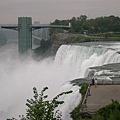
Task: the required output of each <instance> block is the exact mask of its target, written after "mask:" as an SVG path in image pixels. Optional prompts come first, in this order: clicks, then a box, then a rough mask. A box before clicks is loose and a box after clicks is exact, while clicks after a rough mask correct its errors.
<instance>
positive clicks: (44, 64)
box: [0, 44, 120, 120]
mask: <svg viewBox="0 0 120 120" xmlns="http://www.w3.org/2000/svg"><path fill="white" fill-rule="evenodd" d="M112 46H113V45H112ZM112 46H111V47H112ZM117 46H120V45H119V44H118V45H117ZM16 51H17V48H16V46H15V45H5V46H2V47H1V48H0V97H1V99H0V120H4V119H5V118H11V117H17V116H18V115H21V114H24V113H25V103H26V99H28V98H31V97H32V88H33V87H34V86H35V87H37V89H38V90H41V89H42V88H43V87H45V86H48V87H49V91H48V95H49V96H50V97H53V96H54V95H55V94H57V93H58V92H59V91H60V92H62V91H69V90H73V93H72V94H69V95H67V96H63V97H62V98H61V99H63V100H64V101H65V104H64V106H60V107H59V109H60V110H61V111H62V113H63V120H67V119H70V115H69V112H70V111H72V110H73V109H74V107H76V106H77V105H78V103H79V102H80V99H81V95H80V94H79V89H80V87H79V86H77V85H76V86H73V85H72V84H70V82H69V81H70V80H73V79H76V78H83V77H86V76H87V75H88V68H89V67H92V66H98V65H103V64H108V63H116V62H120V55H119V54H118V53H116V51H115V50H112V49H107V48H106V47H98V45H96V46H92V45H90V46H88V45H87V46H86V45H62V46H61V47H60V48H59V50H58V52H57V54H56V57H55V60H54V61H53V60H52V59H50V58H48V59H44V60H42V61H35V60H33V59H32V58H27V59H24V60H20V59H18V55H17V53H16ZM62 84H63V85H62ZM58 88H60V90H58Z"/></svg>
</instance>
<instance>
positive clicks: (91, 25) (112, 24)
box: [51, 15, 120, 34]
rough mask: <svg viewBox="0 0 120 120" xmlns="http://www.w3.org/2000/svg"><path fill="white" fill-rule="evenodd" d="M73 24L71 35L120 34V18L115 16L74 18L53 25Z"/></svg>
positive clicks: (82, 16) (58, 21) (57, 21)
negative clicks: (85, 33)
mask: <svg viewBox="0 0 120 120" xmlns="http://www.w3.org/2000/svg"><path fill="white" fill-rule="evenodd" d="M69 23H71V25H72V27H71V29H70V30H69V32H71V33H84V32H85V31H86V32H87V33H92V34H93V33H104V32H120V18H119V17H115V16H113V15H111V16H108V17H98V18H95V19H87V16H86V15H81V16H80V17H77V18H76V17H73V18H71V19H68V20H58V19H56V20H55V21H54V22H53V23H51V24H56V25H68V24H69Z"/></svg>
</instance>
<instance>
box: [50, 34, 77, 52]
mask: <svg viewBox="0 0 120 120" xmlns="http://www.w3.org/2000/svg"><path fill="white" fill-rule="evenodd" d="M78 36H79V35H76V34H69V33H57V34H53V35H52V36H51V41H52V50H53V51H57V50H58V48H59V47H60V46H61V45H62V44H70V43H76V42H77V41H76V38H77V37H78Z"/></svg>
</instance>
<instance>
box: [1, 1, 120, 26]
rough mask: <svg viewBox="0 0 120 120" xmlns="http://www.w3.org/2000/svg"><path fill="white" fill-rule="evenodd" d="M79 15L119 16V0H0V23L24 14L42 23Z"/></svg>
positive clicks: (12, 21) (14, 21)
mask: <svg viewBox="0 0 120 120" xmlns="http://www.w3.org/2000/svg"><path fill="white" fill-rule="evenodd" d="M80 15H87V16H88V18H96V17H101V16H109V15H115V16H119V17H120V0H0V24H4V23H17V19H18V17H26V16H28V17H32V19H33V22H34V21H40V23H42V24H43V23H50V22H53V21H54V20H55V19H70V18H72V17H78V16H80Z"/></svg>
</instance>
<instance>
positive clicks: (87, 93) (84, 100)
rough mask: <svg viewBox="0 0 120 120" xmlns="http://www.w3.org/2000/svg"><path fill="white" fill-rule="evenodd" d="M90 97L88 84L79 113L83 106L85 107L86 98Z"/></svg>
mask: <svg viewBox="0 0 120 120" xmlns="http://www.w3.org/2000/svg"><path fill="white" fill-rule="evenodd" d="M89 95H90V84H89V85H88V88H87V91H86V94H85V96H84V99H83V102H82V107H81V111H83V110H84V106H85V105H86V101H87V97H88V96H89Z"/></svg>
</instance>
